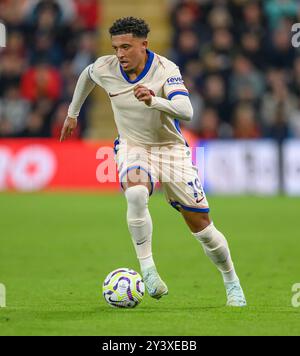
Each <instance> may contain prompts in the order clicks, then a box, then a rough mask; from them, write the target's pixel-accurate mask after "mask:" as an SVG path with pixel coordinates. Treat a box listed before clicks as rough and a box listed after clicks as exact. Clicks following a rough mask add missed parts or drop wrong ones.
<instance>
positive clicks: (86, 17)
mask: <svg viewBox="0 0 300 356" xmlns="http://www.w3.org/2000/svg"><path fill="white" fill-rule="evenodd" d="M74 3H75V7H76V14H77V19H78V20H79V23H80V28H82V29H85V30H94V31H95V30H96V29H97V27H98V26H99V24H100V21H101V16H100V10H101V8H100V6H99V5H100V4H99V3H100V2H99V0H74ZM78 20H77V21H78Z"/></svg>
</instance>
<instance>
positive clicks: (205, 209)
mask: <svg viewBox="0 0 300 356" xmlns="http://www.w3.org/2000/svg"><path fill="white" fill-rule="evenodd" d="M170 204H171V205H172V207H173V208H174V209H176V210H178V211H179V209H178V205H179V206H180V207H181V208H182V209H184V210H186V211H193V212H196V213H209V211H210V209H209V208H192V207H190V206H185V205H183V204H181V203H179V202H178V201H171V202H170Z"/></svg>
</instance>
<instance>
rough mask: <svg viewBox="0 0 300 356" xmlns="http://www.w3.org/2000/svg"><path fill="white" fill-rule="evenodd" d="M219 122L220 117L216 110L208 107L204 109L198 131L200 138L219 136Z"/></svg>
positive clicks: (208, 138)
mask: <svg viewBox="0 0 300 356" xmlns="http://www.w3.org/2000/svg"><path fill="white" fill-rule="evenodd" d="M219 122H220V118H219V116H218V113H217V111H216V110H214V109H212V108H206V109H205V110H203V113H202V115H201V119H200V126H199V132H198V136H199V138H201V139H205V140H211V139H216V138H218V137H219V134H218V130H219Z"/></svg>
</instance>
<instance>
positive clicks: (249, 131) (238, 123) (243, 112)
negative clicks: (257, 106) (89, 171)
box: [233, 104, 260, 139]
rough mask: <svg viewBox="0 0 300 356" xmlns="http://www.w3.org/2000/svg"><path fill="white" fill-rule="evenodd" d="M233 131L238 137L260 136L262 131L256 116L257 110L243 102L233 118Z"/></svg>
mask: <svg viewBox="0 0 300 356" xmlns="http://www.w3.org/2000/svg"><path fill="white" fill-rule="evenodd" d="M233 133H234V137H235V138H238V139H255V138H259V137H260V131H259V128H258V124H257V119H256V116H255V110H254V108H253V107H252V106H250V105H245V104H241V105H239V106H238V107H237V108H236V110H235V112H234V118H233Z"/></svg>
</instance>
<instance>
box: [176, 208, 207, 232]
mask: <svg viewBox="0 0 300 356" xmlns="http://www.w3.org/2000/svg"><path fill="white" fill-rule="evenodd" d="M182 215H183V217H184V219H185V221H186V222H187V224H188V226H189V228H190V230H191V231H192V232H193V233H196V232H200V231H203V230H205V229H207V228H208V227H209V226H210V225H211V220H210V217H209V215H208V213H194V212H188V211H182Z"/></svg>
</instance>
